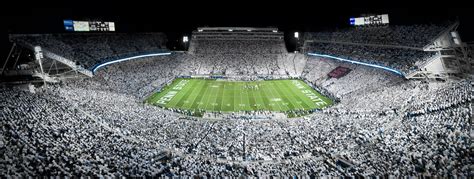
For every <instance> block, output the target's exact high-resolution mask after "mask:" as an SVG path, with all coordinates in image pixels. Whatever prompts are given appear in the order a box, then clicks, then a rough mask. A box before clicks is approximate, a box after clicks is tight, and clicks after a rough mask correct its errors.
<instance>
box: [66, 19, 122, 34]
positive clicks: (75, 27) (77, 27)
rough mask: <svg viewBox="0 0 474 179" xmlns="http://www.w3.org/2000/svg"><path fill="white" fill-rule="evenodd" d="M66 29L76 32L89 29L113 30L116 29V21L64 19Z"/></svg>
mask: <svg viewBox="0 0 474 179" xmlns="http://www.w3.org/2000/svg"><path fill="white" fill-rule="evenodd" d="M64 29H65V30H66V31H74V32H88V31H102V32H111V31H112V32H113V31H115V23H114V22H103V21H74V20H64Z"/></svg>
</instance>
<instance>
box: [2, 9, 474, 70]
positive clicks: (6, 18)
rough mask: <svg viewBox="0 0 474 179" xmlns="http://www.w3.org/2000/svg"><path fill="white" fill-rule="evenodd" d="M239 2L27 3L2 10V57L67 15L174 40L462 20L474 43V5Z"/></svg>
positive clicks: (59, 28)
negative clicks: (360, 22) (360, 20)
mask: <svg viewBox="0 0 474 179" xmlns="http://www.w3.org/2000/svg"><path fill="white" fill-rule="evenodd" d="M130 2H131V1H130ZM235 3H236V1H222V4H221V6H226V7H232V8H219V7H212V6H211V5H210V4H205V5H204V6H205V7H202V6H201V7H199V8H198V7H194V5H193V4H187V3H186V2H183V3H182V4H180V3H176V4H163V6H162V7H158V6H157V5H156V4H155V3H149V4H143V3H141V4H140V6H136V5H129V6H126V7H124V6H121V7H116V6H104V5H101V6H95V5H88V4H87V3H83V4H81V5H77V4H62V6H63V7H23V8H21V13H19V12H18V9H10V10H8V9H7V10H4V11H1V12H0V13H1V16H0V20H1V22H2V26H1V27H0V28H2V29H1V36H0V44H1V51H0V61H3V60H4V59H5V57H6V56H7V53H8V50H9V48H10V47H9V46H10V44H9V42H8V38H7V37H8V36H7V34H9V33H65V31H64V26H63V20H64V19H72V20H103V21H114V22H115V24H116V31H117V32H165V33H167V35H168V39H169V40H175V39H178V38H180V37H181V36H182V35H183V34H189V33H191V31H192V30H195V29H196V28H197V27H201V26H210V27H212V26H241V27H247V26H248V27H277V28H279V30H282V31H285V32H287V33H291V32H294V31H300V32H304V31H321V30H323V31H324V30H332V29H336V28H346V27H349V17H358V16H360V15H361V14H389V17H390V23H391V24H415V23H439V22H445V21H447V20H456V19H459V20H460V22H461V24H460V29H459V31H460V35H461V38H462V40H463V41H468V42H469V41H474V37H473V35H474V34H473V33H472V32H474V30H473V25H472V24H471V23H472V22H474V15H473V13H472V12H474V8H445V7H429V8H428V7H412V8H403V7H397V6H391V5H387V6H386V7H385V8H379V7H377V8H375V7H369V8H367V7H360V6H359V7H357V6H356V7H338V8H337V9H334V8H326V6H332V7H334V6H336V5H327V4H326V5H318V4H317V3H310V4H301V3H299V4H298V3H296V2H295V3H293V2H291V1H290V2H286V3H284V4H279V5H277V6H272V5H269V6H262V5H255V6H253V5H252V6H242V5H234V4H235ZM274 3H276V1H275V2H274ZM201 5H203V4H201ZM207 5H209V6H207ZM387 7H390V8H387ZM466 7H468V6H466ZM440 12H442V13H440Z"/></svg>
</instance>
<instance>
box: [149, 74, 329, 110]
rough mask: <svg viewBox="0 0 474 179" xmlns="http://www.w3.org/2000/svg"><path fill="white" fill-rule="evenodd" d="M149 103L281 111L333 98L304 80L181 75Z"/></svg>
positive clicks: (323, 104)
mask: <svg viewBox="0 0 474 179" xmlns="http://www.w3.org/2000/svg"><path fill="white" fill-rule="evenodd" d="M145 102H147V103H149V104H153V105H157V106H162V107H165V108H174V109H185V110H192V111H193V110H194V111H199V110H200V111H223V112H233V111H257V110H263V111H278V112H287V111H290V110H312V109H322V108H324V107H326V106H329V105H331V104H332V101H331V100H330V99H329V98H327V97H325V96H322V95H321V94H320V93H318V92H317V91H315V90H314V89H312V88H311V87H310V86H308V85H307V84H306V83H305V82H303V81H301V80H266V81H226V80H216V79H192V78H191V79H190V78H178V79H175V80H174V81H173V82H172V83H171V84H170V85H168V86H166V87H164V88H163V89H162V90H161V91H160V92H157V93H155V94H153V95H151V96H150V97H149V98H148V99H146V101H145Z"/></svg>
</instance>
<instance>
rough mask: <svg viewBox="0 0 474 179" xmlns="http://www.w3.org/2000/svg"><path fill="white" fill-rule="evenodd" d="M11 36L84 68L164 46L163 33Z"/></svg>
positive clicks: (15, 39)
mask: <svg viewBox="0 0 474 179" xmlns="http://www.w3.org/2000/svg"><path fill="white" fill-rule="evenodd" d="M10 38H11V39H12V40H13V41H14V42H16V43H18V44H20V45H26V46H32V47H34V46H41V47H42V49H43V50H48V51H50V52H52V53H56V54H60V55H61V56H62V57H64V58H66V59H70V60H74V61H75V62H77V63H78V65H80V66H82V67H83V68H86V69H91V68H92V67H94V65H96V64H100V63H103V62H106V61H110V60H112V59H114V58H121V57H128V56H133V55H136V54H144V53H145V54H146V53H157V52H163V50H164V49H166V46H165V44H164V42H165V41H166V40H165V39H166V36H165V35H164V34H163V33H141V34H124V33H96V34H90V33H87V34H77V33H73V34H35V35H12V36H11V37H10Z"/></svg>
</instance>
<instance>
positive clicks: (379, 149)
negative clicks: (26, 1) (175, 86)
mask: <svg viewBox="0 0 474 179" xmlns="http://www.w3.org/2000/svg"><path fill="white" fill-rule="evenodd" d="M442 28H444V26H443V27H441V26H434V25H430V26H426V25H420V26H414V27H409V26H397V27H393V28H392V27H390V28H387V29H378V30H375V29H371V30H370V29H369V30H360V29H357V32H354V33H356V34H359V33H361V34H363V33H367V32H369V33H374V34H379V35H375V36H370V35H367V36H366V35H364V36H354V37H353V36H351V37H348V36H347V35H346V34H348V33H353V32H335V33H331V34H326V33H315V34H313V36H312V37H311V38H327V39H328V40H341V41H350V42H357V43H377V44H392V45H413V46H420V45H422V44H423V43H425V42H426V40H428V39H429V38H430V37H432V36H433V34H436V33H437V32H439V31H440V30H442ZM414 30H416V32H417V33H418V32H420V33H423V34H421V35H420V37H414V36H415V35H416V34H411V33H408V32H411V31H414ZM358 31H362V32H358ZM364 31H365V32H364ZM407 33H408V36H407V39H405V37H399V36H398V35H399V34H404V35H405V34H407ZM386 34H392V35H393V36H390V37H386V36H385V35H386ZM81 36H82V35H78V36H76V35H64V34H60V35H39V36H35V37H30V36H19V37H17V38H16V39H17V42H18V43H29V44H41V45H42V46H44V48H47V49H49V50H51V51H53V52H55V53H58V54H61V55H63V56H65V57H67V58H71V59H74V60H76V61H78V62H80V63H81V64H82V65H84V66H86V67H92V66H93V65H94V64H96V63H99V61H98V60H100V59H107V58H108V57H116V56H119V55H123V54H129V53H135V52H143V51H148V50H152V51H153V50H163V49H164V46H163V43H162V42H164V41H163V39H164V38H165V37H164V36H163V35H162V34H134V35H132V34H117V35H109V34H103V35H91V36H86V37H81ZM408 37H409V38H408ZM82 38H85V39H87V40H86V41H83V40H81V39H82ZM191 45H192V47H190V51H189V52H186V53H173V54H172V55H169V56H160V57H148V58H145V59H142V60H134V61H133V60H132V61H127V62H122V63H117V64H114V65H110V66H108V67H107V68H103V69H101V70H99V71H98V72H97V73H96V74H95V75H94V77H92V78H81V79H70V80H65V81H62V82H61V83H59V84H49V85H46V86H44V87H42V88H38V89H37V90H36V92H35V93H29V92H26V91H23V90H21V89H18V88H11V87H0V96H2V100H0V111H2V112H0V119H1V120H0V121H1V124H2V127H1V130H0V133H1V135H0V153H2V154H3V155H2V158H1V161H2V162H0V173H1V174H2V175H4V176H38V175H41V176H84V175H92V176H98V177H104V176H112V177H117V176H129V177H143V176H169V177H176V176H183V177H194V176H201V177H202V176H205V177H209V176H221V177H224V176H231V177H242V176H244V177H245V176H248V177H252V176H255V177H262V176H277V177H290V176H291V177H293V176H296V175H298V176H305V175H308V176H316V177H319V176H366V177H372V176H389V177H402V176H419V175H422V176H442V177H445V176H460V177H463V178H467V177H469V176H471V175H472V174H471V172H472V171H471V165H472V157H471V154H470V153H471V152H470V147H471V142H470V130H471V129H470V122H471V121H470V119H471V118H472V112H473V111H472V108H471V106H470V105H472V99H473V97H474V95H473V89H472V80H471V79H448V80H447V81H445V82H439V81H414V80H407V79H404V78H401V77H400V76H399V75H396V74H393V73H390V72H387V71H384V70H380V69H376V68H370V67H366V66H360V65H357V64H351V63H344V62H340V61H335V60H330V59H326V58H320V57H309V56H306V55H304V54H291V53H287V52H286V50H285V47H284V42H283V41H282V40H255V39H253V40H235V39H234V40H228V41H225V40H222V39H220V40H219V39H214V40H209V39H199V40H192V42H191ZM96 47H99V48H96ZM309 48H310V49H311V50H313V51H319V52H321V53H329V54H333V55H341V56H345V57H347V58H357V59H360V60H367V62H374V63H379V64H382V65H386V66H390V67H393V68H397V69H400V70H402V71H404V72H406V73H408V72H409V70H410V68H411V67H413V65H416V64H417V63H420V61H423V60H424V59H426V58H427V57H430V56H432V55H433V54H432V53H429V52H422V51H416V50H406V49H404V50H402V49H398V48H387V47H384V48H382V47H373V46H360V45H335V44H327V43H312V44H311V46H310V47H309ZM339 66H340V67H345V68H348V69H350V70H351V71H350V73H348V74H347V75H345V76H342V77H340V78H329V77H328V73H330V72H331V70H333V69H335V68H336V67H339ZM198 74H202V75H209V74H221V75H226V76H228V77H232V76H239V78H237V79H242V78H244V79H247V80H248V79H256V78H257V77H256V76H263V77H265V78H268V79H272V78H274V77H281V76H285V77H297V78H299V79H302V80H304V81H306V82H308V83H309V84H311V85H313V86H314V87H315V88H317V89H318V91H320V92H321V93H322V94H325V95H326V96H329V97H331V98H332V99H334V100H335V101H336V102H337V103H336V104H335V105H334V106H331V107H330V108H327V109H323V110H321V111H317V112H314V113H312V114H309V115H307V116H302V117H295V118H289V119H267V118H262V119H259V120H255V119H249V118H244V117H241V116H239V115H229V116H227V117H226V118H221V119H213V120H207V119H205V118H195V117H191V116H187V115H183V114H179V113H176V112H174V111H172V110H165V109H162V108H160V107H156V106H152V105H147V104H144V103H143V101H144V99H145V98H146V97H147V96H148V95H150V94H152V93H153V92H154V91H157V90H160V89H161V88H163V87H164V86H166V85H167V84H168V83H170V81H171V80H173V79H174V78H175V77H177V76H190V75H198ZM260 79H261V78H260ZM254 114H255V115H260V116H265V115H272V114H271V113H266V112H256V113H254Z"/></svg>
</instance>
